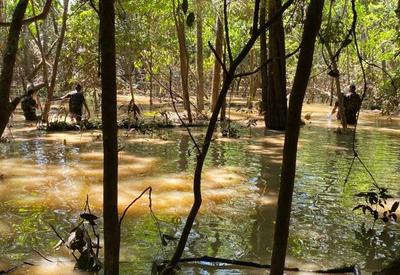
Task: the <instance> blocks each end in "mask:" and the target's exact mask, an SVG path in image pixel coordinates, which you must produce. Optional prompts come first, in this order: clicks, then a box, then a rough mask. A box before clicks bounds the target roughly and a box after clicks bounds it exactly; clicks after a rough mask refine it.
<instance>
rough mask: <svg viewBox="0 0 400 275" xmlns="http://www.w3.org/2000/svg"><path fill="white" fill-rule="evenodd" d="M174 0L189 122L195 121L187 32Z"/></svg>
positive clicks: (184, 100)
mask: <svg viewBox="0 0 400 275" xmlns="http://www.w3.org/2000/svg"><path fill="white" fill-rule="evenodd" d="M172 2H173V13H174V20H175V27H176V32H177V34H178V43H179V61H180V67H181V86H182V95H183V106H184V107H185V110H186V112H187V116H188V120H189V123H192V122H193V119H192V113H191V111H190V97H189V56H188V51H187V47H186V33H185V21H184V18H183V17H182V16H181V15H180V14H177V12H176V7H175V0H172Z"/></svg>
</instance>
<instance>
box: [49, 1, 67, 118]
mask: <svg viewBox="0 0 400 275" xmlns="http://www.w3.org/2000/svg"><path fill="white" fill-rule="evenodd" d="M68 6H69V0H64V9H63V16H62V25H61V31H60V35H59V37H58V41H57V48H56V53H55V57H54V63H53V68H52V72H51V80H50V85H49V86H48V89H47V101H46V104H45V105H44V110H43V114H42V120H43V121H44V122H48V118H49V110H50V106H51V100H52V98H53V94H54V89H55V87H56V81H57V73H58V64H59V61H60V56H61V49H62V46H63V44H64V37H65V32H66V30H67V19H68ZM45 44H46V43H45ZM43 50H44V51H45V52H47V50H46V49H45V48H43ZM45 66H46V65H45ZM45 66H44V67H45Z"/></svg>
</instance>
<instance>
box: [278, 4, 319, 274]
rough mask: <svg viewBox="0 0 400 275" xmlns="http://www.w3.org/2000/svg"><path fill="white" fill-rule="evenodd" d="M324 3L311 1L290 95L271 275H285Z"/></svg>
mask: <svg viewBox="0 0 400 275" xmlns="http://www.w3.org/2000/svg"><path fill="white" fill-rule="evenodd" d="M323 7H324V1H323V0H311V2H310V4H309V7H308V10H307V16H306V21H305V23H304V32H303V37H302V41H301V50H300V55H299V61H298V63H297V69H296V74H295V78H294V82H293V88H292V93H291V95H290V103H289V111H288V121H287V127H286V133H285V144H284V147H283V161H282V171H281V182H280V190H279V199H278V208H277V215H276V223H275V234H274V245H273V251H272V259H271V263H272V267H271V274H272V275H282V274H283V270H284V266H285V257H286V250H287V242H288V237H289V222H290V212H291V207H292V196H293V188H294V178H295V175H296V155H297V144H298V139H299V131H300V119H301V109H302V106H303V100H304V95H305V93H306V89H307V84H308V80H309V77H310V73H311V68H312V63H313V55H314V47H315V40H316V37H317V34H318V31H319V29H320V26H321V18H322V10H323Z"/></svg>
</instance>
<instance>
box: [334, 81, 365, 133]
mask: <svg viewBox="0 0 400 275" xmlns="http://www.w3.org/2000/svg"><path fill="white" fill-rule="evenodd" d="M343 106H344V115H345V116H346V122H347V124H350V125H354V124H356V121H357V113H358V111H359V110H360V108H361V97H360V96H359V95H358V94H357V93H356V86H355V85H354V84H351V85H350V89H349V92H348V93H347V94H345V95H343ZM338 107H339V102H338V101H336V102H335V107H334V108H333V110H332V113H331V114H334V113H335V112H336V109H337V108H338ZM336 116H337V119H339V120H340V112H338V113H337V115H336Z"/></svg>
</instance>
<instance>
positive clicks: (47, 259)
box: [32, 248, 54, 263]
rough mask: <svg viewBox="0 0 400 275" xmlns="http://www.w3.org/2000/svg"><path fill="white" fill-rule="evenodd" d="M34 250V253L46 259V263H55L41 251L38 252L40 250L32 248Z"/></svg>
mask: <svg viewBox="0 0 400 275" xmlns="http://www.w3.org/2000/svg"><path fill="white" fill-rule="evenodd" d="M32 250H33V251H34V252H36V254H38V255H39V256H40V257H42V258H43V259H45V260H46V261H48V262H50V263H54V262H53V261H52V260H50V259H49V258H46V256H44V255H43V254H42V253H40V251H38V250H36V249H34V248H32Z"/></svg>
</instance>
